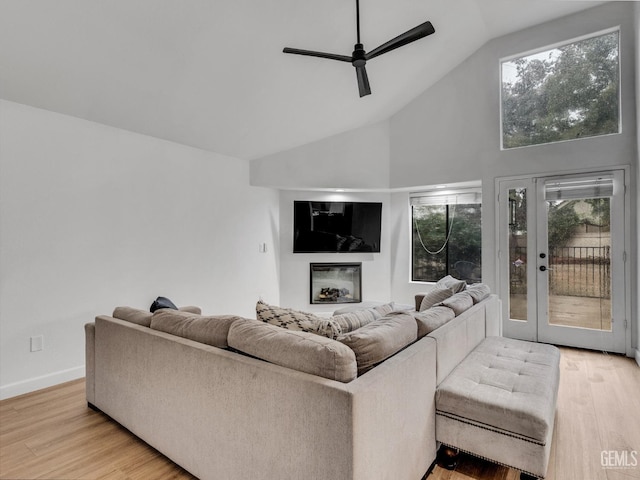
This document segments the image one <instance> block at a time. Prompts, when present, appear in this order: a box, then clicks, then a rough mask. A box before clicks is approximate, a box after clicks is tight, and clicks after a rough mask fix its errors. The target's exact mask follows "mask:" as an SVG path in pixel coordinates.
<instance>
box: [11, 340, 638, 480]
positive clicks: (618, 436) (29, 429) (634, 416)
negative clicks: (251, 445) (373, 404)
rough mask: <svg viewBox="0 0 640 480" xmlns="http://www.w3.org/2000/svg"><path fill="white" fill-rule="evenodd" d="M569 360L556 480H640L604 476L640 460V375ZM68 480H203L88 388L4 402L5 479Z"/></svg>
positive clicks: (598, 359)
mask: <svg viewBox="0 0 640 480" xmlns="http://www.w3.org/2000/svg"><path fill="white" fill-rule="evenodd" d="M561 352H562V356H561V363H560V368H561V376H560V392H559V395H558V409H557V413H556V424H555V428H554V438H553V443H552V445H551V458H550V460H549V469H548V471H547V480H637V479H639V478H640V467H635V468H634V467H632V468H605V467H603V465H602V464H601V451H602V450H603V449H606V450H614V451H623V450H624V449H634V450H640V437H639V435H640V424H639V423H638V422H640V368H638V366H637V365H636V364H635V362H634V361H633V360H632V359H628V358H625V357H621V356H607V355H604V354H602V353H598V352H590V351H585V350H578V349H570V348H561ZM638 461H640V458H638ZM60 478H64V479H68V480H80V479H81V480H154V479H158V480H165V479H176V480H195V477H193V476H192V475H191V474H189V473H188V472H186V471H185V470H184V469H182V468H181V467H180V466H178V465H176V464H174V463H173V462H171V460H169V459H168V458H166V457H164V456H163V455H162V454H160V453H159V452H157V451H156V450H154V449H153V448H152V447H150V446H149V445H147V444H146V443H144V442H143V441H141V440H140V439H138V438H137V437H135V436H134V435H133V434H131V433H130V432H129V431H127V430H126V429H125V428H123V427H121V426H120V425H118V424H117V423H116V422H114V421H112V420H111V419H109V417H107V416H106V415H104V414H102V413H99V412H95V411H93V410H90V409H88V408H87V405H86V400H85V392H84V381H83V380H79V381H74V382H69V383H66V384H62V385H58V386H55V387H51V388H48V389H45V390H41V391H38V392H34V393H30V394H27V395H22V396H20V397H14V398H11V399H7V400H3V401H1V402H0V479H3V480H9V479H20V480H35V479H46V480H49V479H60ZM518 478H519V472H518V471H516V470H514V469H510V468H506V467H502V466H500V465H496V464H493V463H491V462H487V461H484V460H481V459H478V458H475V457H473V456H470V455H462V456H461V458H460V461H459V463H458V466H457V468H456V469H455V470H453V471H450V470H446V469H444V468H441V467H439V466H436V467H435V469H434V471H433V472H432V474H431V475H430V476H429V477H428V480H517V479H518ZM327 480H329V479H327ZM331 480H333V479H331ZM399 480H404V479H399Z"/></svg>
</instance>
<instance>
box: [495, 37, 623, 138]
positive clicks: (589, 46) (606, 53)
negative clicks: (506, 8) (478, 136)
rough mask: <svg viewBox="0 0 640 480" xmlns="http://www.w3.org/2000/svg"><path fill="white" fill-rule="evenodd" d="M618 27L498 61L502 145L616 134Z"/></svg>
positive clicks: (618, 90)
mask: <svg viewBox="0 0 640 480" xmlns="http://www.w3.org/2000/svg"><path fill="white" fill-rule="evenodd" d="M618 51H619V31H618V30H617V29H616V30H613V31H607V32H604V33H602V32H601V33H598V34H594V35H593V36H590V37H586V38H581V39H579V40H574V41H572V42H571V43H566V44H563V45H559V46H555V47H553V48H546V49H544V50H543V51H538V52H536V53H533V54H527V55H524V56H518V57H516V58H510V59H505V60H503V61H501V77H502V92H501V101H502V148H504V149H508V148H515V147H524V146H529V145H538V144H542V143H551V142H559V141H563V140H573V139H577V138H583V137H593V136H596V135H607V134H612V133H619V132H620V108H619V103H620V102H619V97H620V73H619V72H620V66H619V58H618Z"/></svg>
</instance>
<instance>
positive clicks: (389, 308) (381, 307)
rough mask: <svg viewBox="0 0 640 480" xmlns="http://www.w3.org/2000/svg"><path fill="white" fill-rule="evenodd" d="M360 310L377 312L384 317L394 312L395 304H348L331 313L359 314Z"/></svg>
mask: <svg viewBox="0 0 640 480" xmlns="http://www.w3.org/2000/svg"><path fill="white" fill-rule="evenodd" d="M361 310H374V311H376V312H378V313H379V314H380V315H379V316H384V315H386V314H388V313H391V312H393V311H394V310H395V303H394V302H389V303H384V302H360V303H350V304H349V305H346V306H344V307H340V308H338V309H336V310H334V311H333V315H334V316H336V315H343V314H345V313H352V312H359V311H361Z"/></svg>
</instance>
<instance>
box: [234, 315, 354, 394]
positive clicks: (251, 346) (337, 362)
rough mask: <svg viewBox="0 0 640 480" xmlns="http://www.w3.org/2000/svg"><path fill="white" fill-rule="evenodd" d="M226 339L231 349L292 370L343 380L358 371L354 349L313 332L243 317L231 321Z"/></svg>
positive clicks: (350, 377) (349, 378)
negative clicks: (281, 326)
mask: <svg viewBox="0 0 640 480" xmlns="http://www.w3.org/2000/svg"><path fill="white" fill-rule="evenodd" d="M228 340H229V346H230V347H231V348H233V349H234V350H238V351H240V352H242V353H246V354H247V355H251V356H253V357H257V358H260V359H262V360H265V361H267V362H271V363H274V364H276V365H280V366H282V367H287V368H291V369H293V370H298V371H301V372H305V373H310V374H312V375H318V376H320V377H324V378H329V379H331V380H337V381H339V382H345V383H346V382H350V381H351V380H353V379H354V378H356V375H357V366H356V357H355V354H354V352H353V350H351V349H350V348H349V347H347V346H346V345H343V344H342V343H340V342H337V341H335V340H332V339H330V338H326V337H323V336H320V335H316V334H314V333H309V332H303V331H298V330H286V329H283V328H280V327H277V326H275V325H271V324H268V323H264V322H261V321H258V320H248V319H244V320H242V321H238V322H234V323H233V324H232V325H231V328H230V329H229V337H228Z"/></svg>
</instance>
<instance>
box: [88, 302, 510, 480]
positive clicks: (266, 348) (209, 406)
mask: <svg viewBox="0 0 640 480" xmlns="http://www.w3.org/2000/svg"><path fill="white" fill-rule="evenodd" d="M420 301H422V299H420ZM474 302H475V301H474ZM452 303H455V302H452ZM453 307H454V305H449V306H448V307H445V306H443V305H439V306H434V307H432V308H434V309H435V308H447V309H449V310H455V311H454V313H453V314H451V313H448V312H447V311H446V310H443V311H442V314H443V315H446V317H447V320H446V321H442V322H441V321H440V320H438V319H437V318H436V317H438V315H432V316H429V312H428V311H425V312H422V313H423V315H422V316H420V315H418V314H417V312H393V313H390V314H388V315H387V316H386V317H384V318H382V319H380V321H379V322H378V323H380V324H384V323H385V322H395V323H398V324H401V327H397V328H398V329H400V330H401V331H402V332H404V333H402V335H404V336H405V337H406V335H407V334H406V332H407V328H408V327H407V326H408V325H409V321H412V324H413V325H414V329H415V335H413V340H411V341H408V344H407V345H404V346H402V348H399V349H398V348H397V341H391V342H388V343H389V344H387V345H386V346H384V347H383V350H384V349H386V350H388V351H387V353H389V352H392V353H391V354H390V356H389V357H388V358H386V359H385V360H384V361H382V362H381V363H378V364H376V365H375V366H373V367H372V366H371V365H369V366H368V367H367V368H366V369H363V368H361V367H362V365H360V364H359V363H358V362H359V361H360V360H363V359H364V360H366V361H370V356H369V355H370V353H371V348H372V346H371V345H370V344H367V345H365V346H364V347H362V345H361V344H362V342H363V341H364V340H363V339H365V340H366V339H367V338H375V337H376V333H375V332H384V330H377V329H375V328H373V327H370V328H369V331H371V330H374V334H373V335H364V334H363V335H360V336H358V335H356V334H352V335H351V337H350V338H351V342H352V343H349V342H347V341H346V340H345V339H344V338H339V339H332V338H326V337H322V336H319V335H316V334H314V333H307V332H292V331H288V330H285V329H282V328H280V327H278V326H274V325H269V324H267V323H264V322H259V321H257V320H253V319H246V318H241V317H235V316H215V317H204V316H200V315H197V314H194V313H184V312H176V311H169V310H165V309H163V310H159V311H157V312H155V313H154V314H153V315H152V314H150V313H147V312H142V311H139V310H135V309H129V308H126V307H125V308H118V309H116V310H115V311H114V314H113V315H112V316H98V317H96V319H95V322H93V323H90V324H87V325H86V326H85V331H86V355H87V401H88V403H89V404H90V406H92V407H93V408H96V409H99V410H100V411H102V412H104V413H105V414H106V415H108V416H109V417H111V418H112V419H114V420H115V421H117V422H118V423H120V424H121V425H123V426H124V427H126V428H127V429H128V430H130V431H131V432H133V433H134V434H135V435H137V436H138V437H140V438H141V439H142V440H144V441H146V442H147V443H149V444H150V445H151V446H153V447H154V448H156V449H157V450H159V451H160V452H162V453H163V454H164V455H166V456H167V457H169V458H170V459H171V460H173V461H174V462H176V463H177V464H179V465H181V466H182V467H183V468H185V469H186V470H188V471H189V472H191V473H192V474H193V475H195V476H197V477H199V478H201V479H225V480H241V479H242V480H244V479H247V478H259V479H261V480H284V479H291V480H294V479H295V480H298V479H301V478H305V479H317V480H326V479H340V480H351V479H353V480H365V479H366V480H372V479H381V480H382V479H389V480H397V479H406V480H413V479H415V480H419V479H420V478H423V477H424V476H425V475H426V474H427V473H428V471H429V470H430V468H431V467H432V466H433V463H434V460H435V457H436V438H435V429H436V426H435V413H436V412H435V392H436V386H437V384H438V383H440V381H439V377H442V376H443V375H445V376H446V372H448V371H450V370H451V369H452V368H453V367H454V366H455V364H456V363H458V362H459V361H460V360H461V359H463V358H464V357H465V356H466V355H467V354H468V353H469V352H470V351H471V350H473V348H475V346H476V345H477V344H478V341H479V340H478V338H484V337H485V336H487V335H499V334H500V320H499V318H500V313H499V312H500V301H499V299H498V298H497V297H496V296H495V295H489V296H487V297H486V298H484V299H481V298H478V300H477V303H474V304H472V305H471V304H469V305H467V308H464V309H461V308H458V309H457V310H456V309H454V308H453ZM458 307H460V305H458ZM192 311H193V310H192ZM196 311H197V310H196ZM116 317H123V318H125V319H122V318H116ZM431 317H433V318H431ZM440 323H444V325H443V326H441V327H439V328H437V327H438V326H439V324H440ZM365 327H366V326H365ZM365 327H361V328H365ZM381 328H391V327H389V326H388V325H387V326H386V327H385V326H384V325H383V327H381ZM434 328H435V330H434V331H431V330H433V329H434ZM388 335H390V334H389V333H387V334H385V335H378V336H379V337H385V338H386V337H387V336H388ZM340 340H345V341H340ZM365 343H366V342H365ZM390 344H392V345H391V346H389V345H390ZM349 345H351V346H349ZM353 348H355V349H356V350H358V349H359V351H354V350H353ZM393 350H397V351H395V352H393Z"/></svg>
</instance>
